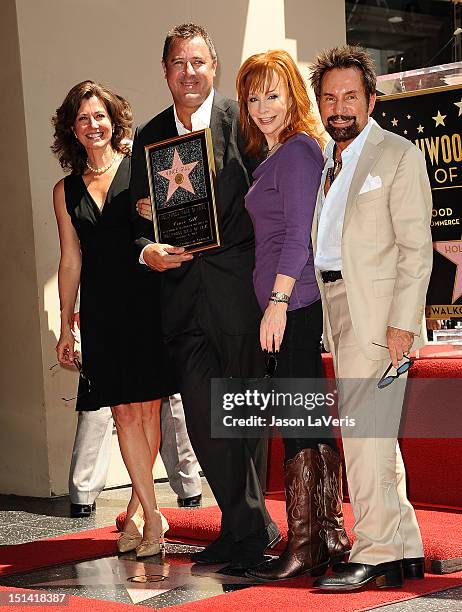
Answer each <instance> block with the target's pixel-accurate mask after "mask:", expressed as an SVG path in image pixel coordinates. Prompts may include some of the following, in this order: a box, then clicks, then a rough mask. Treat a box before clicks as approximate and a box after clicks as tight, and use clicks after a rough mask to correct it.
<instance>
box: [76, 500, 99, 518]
mask: <svg viewBox="0 0 462 612" xmlns="http://www.w3.org/2000/svg"><path fill="white" fill-rule="evenodd" d="M95 509H96V502H93V503H92V504H71V518H85V517H87V516H90V515H91V513H92V512H93V510H95Z"/></svg>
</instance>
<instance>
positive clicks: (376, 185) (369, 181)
mask: <svg viewBox="0 0 462 612" xmlns="http://www.w3.org/2000/svg"><path fill="white" fill-rule="evenodd" d="M380 187H382V179H381V178H380V176H372V175H371V174H368V175H367V177H366V180H365V181H364V183H363V186H362V187H361V191H360V192H359V193H360V194H361V193H368V192H369V191H373V190H374V189H380Z"/></svg>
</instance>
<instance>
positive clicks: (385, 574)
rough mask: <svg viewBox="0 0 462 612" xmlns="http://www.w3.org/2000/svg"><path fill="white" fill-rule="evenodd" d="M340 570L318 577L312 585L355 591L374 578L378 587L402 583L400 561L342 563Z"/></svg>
mask: <svg viewBox="0 0 462 612" xmlns="http://www.w3.org/2000/svg"><path fill="white" fill-rule="evenodd" d="M340 565H342V566H343V567H342V568H341V571H340V572H336V573H335V574H333V575H332V576H327V577H322V578H318V579H317V580H315V581H314V583H313V587H314V588H316V589H323V590H326V591H355V590H356V589H360V588H361V587H363V586H365V585H366V584H367V583H368V582H371V581H372V580H375V584H376V585H377V586H378V588H379V589H390V588H398V587H402V586H403V583H404V578H403V565H402V563H401V561H388V562H387V563H379V564H378V565H367V564H366V563H343V564H340Z"/></svg>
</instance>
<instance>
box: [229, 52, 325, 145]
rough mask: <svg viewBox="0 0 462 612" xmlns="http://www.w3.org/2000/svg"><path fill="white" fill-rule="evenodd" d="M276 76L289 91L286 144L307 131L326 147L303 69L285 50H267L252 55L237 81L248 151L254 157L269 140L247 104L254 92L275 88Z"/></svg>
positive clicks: (284, 131) (283, 133)
mask: <svg viewBox="0 0 462 612" xmlns="http://www.w3.org/2000/svg"><path fill="white" fill-rule="evenodd" d="M274 74H276V75H277V76H278V78H279V82H282V83H283V84H284V85H285V87H286V90H287V92H288V100H289V106H288V108H287V115H286V121H287V124H286V126H285V127H284V128H283V129H282V131H281V133H280V134H279V139H278V140H279V142H280V143H283V142H285V141H286V140H287V139H288V138H290V137H291V136H293V135H294V134H296V133H297V132H306V133H307V134H308V135H309V136H311V137H312V138H314V139H315V140H316V141H317V142H318V143H319V145H320V146H321V147H322V144H323V142H322V138H321V135H320V133H319V129H318V122H317V120H316V118H315V117H314V116H313V113H312V110H311V102H310V99H309V97H308V93H307V91H306V85H305V82H304V80H303V77H302V75H301V74H300V70H299V69H298V67H297V65H296V63H295V62H294V60H293V59H292V57H291V56H290V55H289V54H288V53H287V51H284V50H282V49H276V50H274V51H266V52H265V53H257V54H255V55H251V56H250V57H249V58H248V59H246V60H245V62H244V63H243V64H242V66H241V67H240V69H239V72H238V74H237V78H236V89H237V96H238V101H239V113H240V123H241V129H242V132H243V134H244V138H245V140H246V142H247V147H246V152H247V153H249V154H250V155H253V156H258V155H260V154H261V152H262V150H263V148H264V146H265V145H266V139H265V137H264V135H263V134H262V132H261V131H260V129H259V128H258V127H257V126H256V125H255V123H254V122H253V120H252V119H251V118H250V116H249V113H248V108H247V101H248V99H249V94H250V92H253V93H256V92H266V91H268V89H269V88H270V87H271V83H272V80H273V76H274Z"/></svg>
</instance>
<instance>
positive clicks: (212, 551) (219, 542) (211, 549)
mask: <svg viewBox="0 0 462 612" xmlns="http://www.w3.org/2000/svg"><path fill="white" fill-rule="evenodd" d="M236 547H237V544H236V542H235V541H234V539H233V537H232V535H231V534H230V533H224V534H220V535H219V536H218V538H217V539H216V540H214V541H213V542H211V543H210V544H209V545H208V546H207V547H206V548H204V550H201V551H200V552H196V553H193V554H192V555H190V557H189V558H190V559H191V561H192V562H193V563H200V564H203V565H212V564H213V563H229V562H230V561H231V559H232V558H233V555H234V553H235V550H236Z"/></svg>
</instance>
